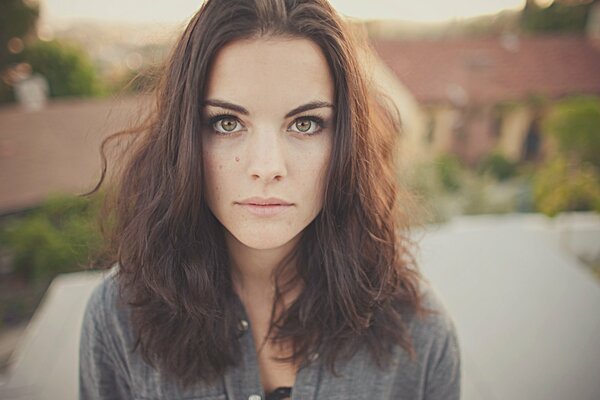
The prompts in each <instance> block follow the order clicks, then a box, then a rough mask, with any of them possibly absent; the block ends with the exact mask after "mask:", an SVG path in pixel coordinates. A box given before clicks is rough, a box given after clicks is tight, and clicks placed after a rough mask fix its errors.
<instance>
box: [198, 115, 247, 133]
mask: <svg viewBox="0 0 600 400" xmlns="http://www.w3.org/2000/svg"><path fill="white" fill-rule="evenodd" d="M206 125H207V126H208V127H210V128H211V129H212V130H213V131H214V132H215V133H216V134H217V135H228V134H230V133H235V132H238V131H239V130H240V129H241V127H242V124H241V123H240V122H239V121H238V119H237V117H235V116H234V115H229V114H222V115H216V116H214V117H209V119H208V122H207V124H206Z"/></svg>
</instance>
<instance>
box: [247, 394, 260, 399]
mask: <svg viewBox="0 0 600 400" xmlns="http://www.w3.org/2000/svg"><path fill="white" fill-rule="evenodd" d="M248 400H261V398H260V396H259V395H257V394H253V395H250V396H248Z"/></svg>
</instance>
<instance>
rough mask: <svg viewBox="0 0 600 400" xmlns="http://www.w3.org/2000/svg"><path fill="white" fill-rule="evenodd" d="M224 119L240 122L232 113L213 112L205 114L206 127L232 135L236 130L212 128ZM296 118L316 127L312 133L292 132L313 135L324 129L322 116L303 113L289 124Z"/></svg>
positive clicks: (217, 132) (218, 133)
mask: <svg viewBox="0 0 600 400" xmlns="http://www.w3.org/2000/svg"><path fill="white" fill-rule="evenodd" d="M224 119H233V120H235V121H237V123H238V124H241V122H240V121H239V119H238V118H237V117H236V116H235V115H233V114H227V113H225V114H214V115H208V116H207V122H206V126H207V127H208V128H210V129H211V130H212V131H213V132H214V133H215V134H217V135H221V136H228V135H232V134H234V133H236V132H230V133H224V132H220V131H218V130H216V129H214V128H213V126H214V124H216V123H217V122H219V121H221V120H224ZM298 120H309V121H312V122H314V123H316V124H317V126H318V129H317V130H316V131H314V132H312V133H303V132H300V131H293V132H294V133H298V134H300V135H302V136H314V135H318V134H319V133H320V132H321V131H322V130H323V129H325V127H326V126H325V121H324V120H323V118H321V117H318V116H316V115H304V116H302V117H298V118H296V119H295V120H294V122H292V124H291V125H293V124H295V123H296V122H297V121H298ZM291 125H290V126H291Z"/></svg>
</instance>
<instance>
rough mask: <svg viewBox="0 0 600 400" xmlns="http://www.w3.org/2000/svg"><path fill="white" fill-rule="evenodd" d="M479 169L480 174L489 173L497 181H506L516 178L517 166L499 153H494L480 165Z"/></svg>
mask: <svg viewBox="0 0 600 400" xmlns="http://www.w3.org/2000/svg"><path fill="white" fill-rule="evenodd" d="M477 169H478V172H479V173H480V174H485V173H489V174H490V175H491V176H493V177H494V178H496V179H497V180H499V181H505V180H507V179H509V178H512V177H514V176H515V174H516V172H517V164H516V163H514V162H512V161H510V160H508V159H507V158H506V157H505V156H504V155H502V154H501V153H499V152H492V153H490V154H488V155H487V156H486V157H485V158H484V159H483V160H482V161H481V162H480V163H479V165H478V168H477Z"/></svg>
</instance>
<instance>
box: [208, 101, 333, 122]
mask: <svg viewBox="0 0 600 400" xmlns="http://www.w3.org/2000/svg"><path fill="white" fill-rule="evenodd" d="M202 106H203V107H206V106H213V107H221V108H226V109H228V110H233V111H237V112H239V113H240V114H244V115H249V114H250V113H249V112H248V110H246V109H245V108H244V107H242V106H239V105H237V104H233V103H229V102H227V101H224V100H218V99H208V100H206V101H205V102H204V103H202ZM325 107H329V108H332V109H335V106H334V105H333V104H331V103H329V102H327V101H320V100H316V101H311V102H310V103H306V104H302V105H300V106H298V107H296V108H294V109H293V110H291V111H290V112H288V113H287V114H286V115H285V118H289V117H291V116H293V115H296V114H300V113H301V112H304V111H308V110H314V109H315V108H325Z"/></svg>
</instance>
